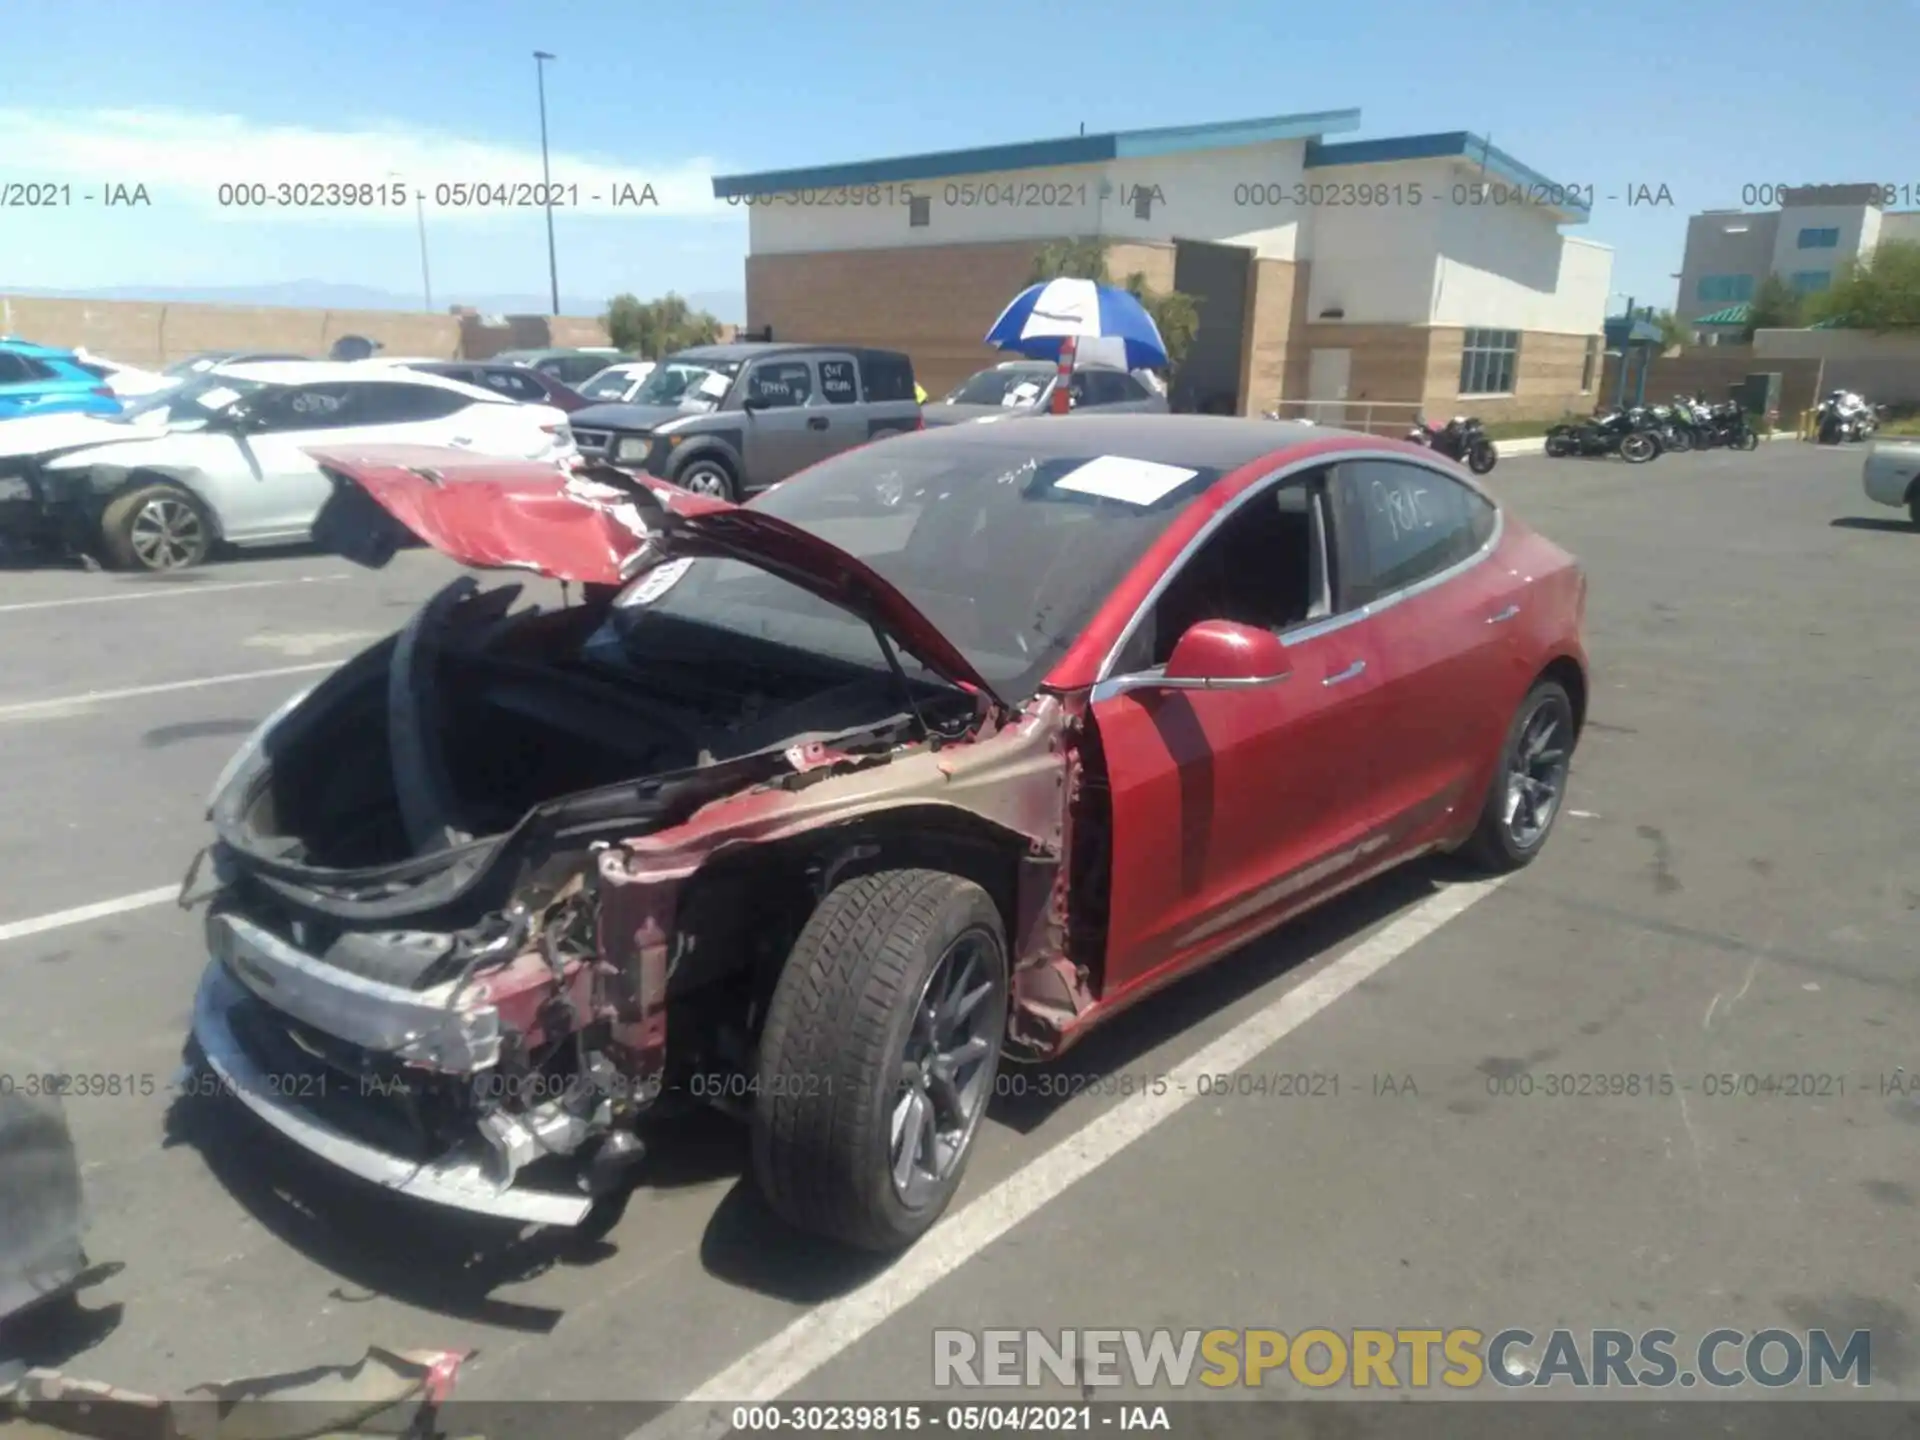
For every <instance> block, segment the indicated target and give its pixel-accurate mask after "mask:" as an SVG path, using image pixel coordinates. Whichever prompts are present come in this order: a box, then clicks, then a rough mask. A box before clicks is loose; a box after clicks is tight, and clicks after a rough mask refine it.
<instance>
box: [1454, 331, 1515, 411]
mask: <svg viewBox="0 0 1920 1440" xmlns="http://www.w3.org/2000/svg"><path fill="white" fill-rule="evenodd" d="M1519 360H1520V332H1519V331H1518V330H1469V331H1467V335H1466V340H1465V343H1464V344H1463V345H1462V347H1461V350H1460V393H1461V394H1462V395H1511V394H1512V393H1513V374H1514V371H1515V370H1516V369H1517V368H1518V365H1519Z"/></svg>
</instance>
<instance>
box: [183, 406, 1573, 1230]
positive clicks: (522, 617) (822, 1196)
mask: <svg viewBox="0 0 1920 1440" xmlns="http://www.w3.org/2000/svg"><path fill="white" fill-rule="evenodd" d="M315 453H316V455H317V456H318V457H319V458H320V460H321V462H322V464H323V466H324V467H325V468H326V469H327V470H328V471H329V473H330V474H331V475H332V476H333V477H334V479H335V484H336V494H335V497H334V501H333V503H332V504H331V505H330V506H329V507H328V511H327V513H326V514H324V515H323V516H322V518H321V523H320V525H319V527H318V532H319V534H320V536H321V538H322V540H323V543H326V544H327V545H329V546H330V548H333V549H336V550H339V551H340V552H341V553H343V554H346V555H348V556H349V557H351V558H353V559H356V560H359V561H361V562H363V563H367V564H374V565H378V564H383V563H385V561H386V560H387V558H388V557H390V556H391V554H392V552H393V548H394V547H395V545H396V544H398V543H402V542H403V541H404V540H405V539H406V538H407V536H408V534H410V535H411V536H413V537H417V538H418V539H419V540H422V541H425V542H426V543H428V544H430V545H432V546H435V547H436V548H438V549H439V550H441V551H443V552H445V553H446V554H447V555H449V556H451V557H453V558H454V559H456V560H459V561H461V562H463V563H464V564H466V565H467V566H469V567H474V568H502V567H508V568H521V569H525V570H528V571H532V572H536V573H538V574H540V575H544V576H548V577H552V578H555V579H560V580H564V581H566V582H569V586H568V594H569V603H567V604H565V605H563V606H562V607H560V608H558V609H545V610H542V609H539V608H535V607H527V608H521V609H515V608H514V607H515V604H516V597H517V594H518V591H519V587H518V586H514V585H511V584H508V585H503V586H500V587H499V588H494V589H487V588H483V587H482V586H481V585H480V584H479V583H478V582H477V581H476V580H475V579H473V578H472V577H463V578H461V579H459V580H456V581H455V582H453V583H452V584H450V585H448V586H447V587H446V588H445V589H444V590H442V591H441V592H440V593H439V594H438V595H437V596H435V597H434V598H433V599H432V600H431V601H429V602H428V603H427V604H426V605H425V606H424V607H423V608H422V609H421V610H420V611H419V612H418V614H416V615H415V616H414V618H413V619H412V621H411V622H410V623H409V624H408V625H407V626H406V627H405V628H404V629H403V630H401V631H400V632H399V633H398V634H396V635H394V636H393V637H391V638H390V639H388V640H386V641H384V642H382V643H380V644H378V645H376V646H374V647H373V648H371V649H369V650H367V651H366V652H365V653H363V654H362V655H360V656H359V657H358V658H356V659H354V660H352V661H350V662H348V663H347V664H346V665H344V666H342V667H341V668H340V669H339V670H338V671H337V672H335V673H334V674H332V675H331V676H329V677H328V678H327V679H326V680H325V681H324V682H323V683H321V684H320V685H319V686H318V687H316V688H315V689H314V690H313V691H311V692H310V693H309V694H307V695H305V696H304V697H301V698H300V699H299V700H297V701H296V702H294V703H292V704H290V705H289V706H288V707H287V708H285V709H284V710H282V711H281V712H280V713H279V714H278V715H276V716H275V717H273V718H272V719H270V720H269V721H268V722H267V723H266V724H265V725H263V726H262V728H261V730H260V731H259V732H258V733H257V734H255V735H254V736H253V737H252V738H251V739H249V740H248V741H247V743H246V744H245V745H244V746H243V748H242V749H241V751H240V753H239V754H238V755H237V756H235V758H234V760H233V761H232V762H231V764H230V765H229V767H228V771H227V773H226V774H225V775H224V776H223V777H222V779H221V781H220V783H219V785H218V786H217V787H216V793H215V795H214V797H213V800H212V802H211V806H210V818H211V820H212V824H213V828H214V830H215V834H216V838H215V841H214V843H213V844H212V845H211V847H210V848H209V850H208V851H207V852H206V853H205V854H204V855H203V856H202V860H201V861H199V862H196V867H195V870H194V871H193V872H190V873H189V876H188V881H187V885H186V889H185V890H184V892H183V901H184V902H185V903H193V902H195V901H197V900H199V899H201V898H208V899H210V901H211V904H210V906H209V913H208V920H207V926H208V935H209V940H210V946H211V950H212V955H213V959H212V963H211V964H210V965H209V967H208V969H207V971H206V975H205V978H204V981H203V983H202V988H201V990H200V993H199V997H198V1001H197V1005H196V1011H195V1018H194V1036H195V1041H196V1044H197V1045H198V1047H199V1048H200V1050H201V1051H203V1052H204V1056H205V1059H206V1061H207V1062H208V1063H209V1064H210V1065H211V1066H212V1068H213V1069H214V1070H215V1071H217V1072H218V1074H219V1076H220V1077H222V1079H223V1080H224V1082H225V1084H226V1086H227V1088H229V1089H230V1090H231V1091H232V1093H233V1094H234V1095H236V1096H237V1097H238V1098H239V1099H240V1100H242V1101H243V1102H244V1103H245V1104H246V1105H247V1106H248V1107H250V1108H251V1109H252V1110H253V1111H255V1112H256V1113H257V1114H258V1115H260V1116H261V1117H262V1118H264V1119H265V1120H266V1121H267V1122H268V1123H269V1124H271V1125H272V1126H274V1127H275V1128H277V1129H279V1130H280V1131H282V1132H284V1133H285V1134H286V1135H287V1136H289V1137H290V1138H291V1139H293V1140H294V1141H295V1142H297V1143H298V1144H300V1145H302V1146H304V1147H306V1148H307V1149H308V1150H310V1151H313V1152H315V1153H317V1154H319V1155H321V1156H324V1157H325V1158H326V1159H328V1160H329V1161H331V1162H332V1163H333V1164H335V1165H336V1166H338V1167H340V1168H342V1169H344V1170H347V1171H350V1172H352V1173H353V1174H356V1175H358V1176H361V1177H363V1178H365V1179H367V1180H370V1181H373V1182H375V1183H377V1184H380V1185H384V1186H388V1187H391V1188H392V1189H394V1190H397V1191H402V1192H405V1193H407V1194H410V1195H414V1196H418V1197H421V1198H424V1199H426V1200H430V1201H435V1202H439V1203H441V1204H445V1205H450V1206H456V1207H459V1208H462V1209H465V1210H469V1211H479V1212H485V1213H490V1214H494V1215H500V1216H508V1217H514V1218H517V1219H520V1220H525V1221H534V1222H540V1223H545V1224H551V1225H561V1226H577V1225H581V1224H583V1223H586V1224H591V1223H593V1222H592V1220H591V1218H590V1217H591V1215H592V1213H593V1212H594V1211H595V1208H596V1206H597V1205H604V1204H605V1203H609V1197H617V1196H622V1195H624V1194H625V1193H627V1192H628V1191H630V1189H631V1187H632V1186H633V1184H634V1183H635V1182H636V1179H637V1178H638V1173H637V1172H636V1165H637V1164H638V1162H639V1161H640V1159H641V1157H642V1156H643V1155H644V1154H645V1149H646V1142H647V1138H648V1127H649V1122H650V1119H651V1118H652V1117H654V1116H656V1115H658V1114H660V1113H662V1112H664V1111H665V1110H668V1109H670V1108H671V1107H673V1106H674V1105H676V1104H682V1103H687V1102H697V1103H701V1104H707V1103H713V1104H719V1105H721V1106H723V1107H725V1108H729V1109H732V1110H734V1111H736V1112H738V1113H740V1114H743V1115H744V1116H745V1117H746V1118H747V1119H748V1120H749V1121H750V1124H751V1129H752V1156H753V1167H754V1170H755V1173H756V1176H757V1178H758V1181H759V1183H760V1185H761V1187H762V1188H763V1189H764V1191H765V1193H766V1195H767V1197H768V1199H769V1201H770V1202H771V1204H772V1206H773V1207H774V1209H775V1210H777V1211H778V1212H779V1213H781V1214H782V1215H784V1216H785V1217H787V1218H788V1219H790V1220H791V1221H792V1222H794V1223H795V1224H797V1225H798V1226H800V1227H801V1228H803V1229H805V1230H808V1231H812V1232H814V1233H817V1234H820V1235H824V1236H828V1237H832V1238H834V1239H837V1240H839V1241H843V1242H846V1243H849V1244H852V1245H855V1246H861V1247H867V1248H872V1249H891V1248H897V1247H900V1246H902V1245H905V1244H907V1243H910V1242H911V1241H912V1240H913V1239H914V1238H915V1237H917V1236H918V1235H920V1234H921V1233H922V1232H924V1231H925V1230H926V1229H927V1227H928V1226H930V1225H931V1224H933V1223H934V1221H935V1220H936V1219H937V1218H938V1217H939V1215H940V1213H941V1212H942V1210H943V1209H944V1208H945V1207H946V1205H947V1204H948V1202H949V1200H950V1198H951V1197H952V1195H953V1193H954V1191H955V1189H956V1187H957V1185H958V1184H959V1181H960V1177H961V1174H962V1171H963V1169H964V1167H965V1165H966V1160H967V1156H968V1153H969V1150H970V1148H971V1147H972V1144H973V1140H974V1136H975V1133H976V1131H977V1129H978V1127H979V1124H980V1122H981V1117H982V1115H983V1114H984V1113H985V1110H986V1108H987V1102H988V1100H989V1099H990V1097H991V1096H992V1094H993V1092H994V1086H995V1077H996V1073H997V1070H998V1067H999V1065H1000V1062H1001V1059H1002V1056H1003V1055H1006V1056H1010V1057H1013V1058H1016V1059H1027V1060H1046V1059H1050V1058H1052V1057H1056V1056H1058V1055H1060V1054H1061V1053H1062V1052H1063V1051H1065V1050H1066V1049H1067V1048H1068V1047H1069V1046H1070V1045H1071V1044H1073V1042H1074V1041H1075V1040H1076V1039H1078V1038H1079V1037H1080V1036H1081V1035H1083V1034H1084V1033H1085V1032H1086V1031H1087V1030H1088V1028H1089V1027H1090V1026H1092V1025H1094V1024H1096V1023H1097V1022H1099V1021H1100V1020H1103V1019H1105V1018H1106V1017H1108V1016H1110V1015H1113V1014H1115V1013H1116V1012H1118V1011H1120V1010H1121V1009H1123V1008H1125V1007H1126V1006H1128V1005H1130V1004H1132V1003H1134V1002H1136V1001H1138V1000H1140V999H1142V998H1143V997H1145V996H1147V995H1150V994H1151V993H1153V992H1154V991H1155V990H1157V989H1158V988H1160V987H1161V986H1163V985H1165V984H1166V983H1167V982H1169V981H1171V980H1173V979H1175V978H1177V977H1179V976H1180V975H1182V974H1185V973H1187V972H1189V971H1191V970H1193V969H1194V968H1196V967H1197V966H1200V965H1202V964H1205V963H1207V962H1209V961H1211V960H1214V959H1216V958H1218V957H1220V956H1223V955H1225V954H1227V953H1228V952H1230V951H1231V950H1233V949H1234V948H1235V947H1236V946H1238V945H1240V944H1242V943H1243V942H1244V941H1246V940H1247V939H1249V938H1250V937H1252V936H1255V935H1258V934H1260V933H1261V932H1263V931H1266V930H1268V929H1270V928H1272V927H1273V926H1275V925H1278V924H1279V923H1281V922H1282V921H1284V920H1286V919H1287V918H1288V917H1289V916H1291V915H1294V914H1296V913H1298V912H1299V911H1301V910H1302V909H1304V908H1306V907H1308V906H1310V905H1313V904H1315V903H1316V902H1319V901H1322V900H1325V899H1326V898H1327V897H1329V896H1331V895H1333V894H1335V893H1337V892H1339V891H1342V890H1345V889H1347V888H1349V887H1351V886H1353V885H1355V884H1358V883H1359V882H1361V881H1363V880H1365V879H1367V878H1368V877H1369V876H1372V875H1375V874H1378V873H1379V872H1380V871H1382V870H1384V869H1386V868H1387V867H1389V866H1392V865H1395V864H1398V863H1399V862H1402V861H1404V860H1407V859H1408V858H1410V857H1412V856H1416V855H1420V854H1423V853H1426V852H1430V851H1435V850H1456V849H1462V848H1464V849H1466V850H1468V851H1470V852H1471V853H1472V854H1473V855H1475V856H1476V857H1478V858H1479V860H1480V861H1482V862H1483V863H1485V864H1486V865H1488V866H1491V867H1495V868H1510V867H1513V866H1518V865H1523V864H1525V863H1527V862H1528V861H1530V860H1531V859H1532V858H1533V857H1534V856H1535V855H1537V854H1538V853H1539V852H1540V849H1541V846H1542V845H1543V844H1544V843H1545V840H1546V838H1547V835H1548V833H1549V831H1550V830H1551V829H1552V827H1553V823H1554V820H1555V818H1556V817H1557V815H1558V813H1559V810H1560V807H1561V804H1562V800H1563V797H1564V795H1565V788H1566V783H1567V774H1568V764H1569V760H1570V757H1571V755H1572V752H1573V748H1574V744H1575V740H1576V738H1577V736H1578V734H1579V731H1580V727H1581V723H1582V719H1583V716H1584V713H1585V709H1586V697H1587V680H1586V660H1585V654H1584V651H1583V648H1582V643H1581V638H1580V627H1581V620H1582V615H1583V611H1584V607H1585V598H1586V582H1585V579H1584V578H1583V575H1582V572H1581V570H1580V568H1579V567H1578V565H1577V563H1576V562H1575V561H1574V560H1573V559H1572V558H1571V557H1570V556H1568V555H1567V554H1566V553H1564V552H1563V551H1561V550H1559V549H1558V548H1556V547H1555V546H1553V545H1552V544H1550V543H1549V542H1548V541H1546V540H1545V539H1543V538H1541V537H1540V536H1538V535H1536V534H1535V533H1534V532H1532V531H1531V530H1529V529H1527V528H1526V527H1525V526H1524V525H1523V524H1521V523H1520V522H1519V521H1518V520H1517V519H1515V518H1514V517H1513V516H1512V515H1511V514H1508V513H1506V512H1505V511H1504V510H1503V509H1502V508H1501V507H1500V506H1499V505H1498V504H1497V503H1496V502H1495V501H1493V500H1491V499H1490V498H1489V497H1488V496H1487V495H1486V494H1485V493H1484V492H1483V491H1482V490H1481V489H1480V488H1479V487H1478V486H1477V485H1476V483H1475V482H1474V481H1473V480H1472V479H1471V477H1469V476H1468V475H1467V474H1466V472H1464V471H1463V470H1461V469H1460V468H1459V467H1458V466H1456V465H1454V464H1452V463H1451V462H1449V461H1446V460H1444V459H1442V458H1439V457H1437V456H1435V455H1433V454H1432V453H1430V452H1426V451H1423V450H1420V449H1418V448H1416V447H1413V446H1408V445H1404V444H1401V443H1399V442H1394V441H1382V440H1378V439H1371V438H1368V437H1365V436H1360V435H1352V434H1342V433H1340V432H1336V431H1329V430H1326V429H1321V428H1313V427H1306V426H1294V425H1286V424H1274V423H1271V422H1267V421H1239V420H1229V419H1218V418H1200V417H1164V416H1153V417H1133V416H1116V417H1094V416H1087V417H1078V418H1076V419H1073V420H1070V421H1065V422H1062V421H1060V420H1058V419H1038V420H1013V421H1008V422H1006V423H1004V424H1000V425H994V426H971V425H963V426H955V427H951V428H948V429H945V430H938V431H929V432H925V433H922V434H918V435H913V436H907V437H902V438H899V439H896V440H890V441H889V442H888V443H887V444H885V445H880V446H870V447H866V448H863V449H859V450H855V451H852V452H849V453H847V454H844V455H841V456H839V457H836V458H834V459H831V460H828V461H826V462H824V463H822V464H820V465H818V466H816V467H814V468H812V469H810V470H808V471H806V472H804V473H803V474H802V475H800V476H799V477H797V478H795V479H792V480H790V481H788V482H786V483H785V484H782V485H780V486H778V487H776V488H775V489H773V490H771V491H769V492H767V493H766V494H764V495H763V496H761V497H759V498H758V499H757V500H756V501H754V502H753V503H752V504H751V505H747V506H733V505H729V504H726V503H724V502H720V501H715V500H708V499H703V498H701V497H697V496H693V495H689V494H687V493H685V492H680V491H675V490H673V489H672V487H668V486H664V485H661V484H659V483H658V482H649V481H647V480H645V479H644V477H632V476H628V475H625V474H623V473H621V472H619V471H615V470H610V469H594V470H587V471H575V472H571V473H569V472H567V471H564V470H562V469H558V468H554V467H551V466H544V465H539V464H533V463H525V464H522V463H502V462H498V461H486V460H479V459H476V458H475V457H472V456H463V455H460V454H458V453H455V452H449V451H438V450H424V451H420V450H412V451H409V450H383V451H371V450H368V451H353V450H345V449H343V450H334V451H316V452H315ZM203 862H204V863H203Z"/></svg>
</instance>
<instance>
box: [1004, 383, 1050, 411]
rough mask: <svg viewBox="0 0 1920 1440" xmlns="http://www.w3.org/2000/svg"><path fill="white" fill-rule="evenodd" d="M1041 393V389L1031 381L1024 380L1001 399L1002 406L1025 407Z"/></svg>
mask: <svg viewBox="0 0 1920 1440" xmlns="http://www.w3.org/2000/svg"><path fill="white" fill-rule="evenodd" d="M1039 393H1040V387H1039V386H1038V385H1036V384H1034V383H1033V381H1031V380H1022V381H1021V382H1020V383H1019V384H1018V385H1016V386H1014V387H1013V389H1011V390H1009V391H1008V392H1007V393H1006V394H1005V395H1003V396H1001V397H1000V403H1001V404H1002V405H1008V406H1012V405H1024V404H1026V403H1027V402H1028V401H1029V400H1031V399H1033V397H1034V396H1036V395H1038V394H1039Z"/></svg>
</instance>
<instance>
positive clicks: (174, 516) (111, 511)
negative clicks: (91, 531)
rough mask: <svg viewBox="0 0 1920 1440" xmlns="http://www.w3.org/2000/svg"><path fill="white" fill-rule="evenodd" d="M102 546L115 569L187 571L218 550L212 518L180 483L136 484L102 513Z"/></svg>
mask: <svg viewBox="0 0 1920 1440" xmlns="http://www.w3.org/2000/svg"><path fill="white" fill-rule="evenodd" d="M100 548H101V551H102V554H103V557H104V558H105V560H106V562H107V564H109V565H110V566H112V567H113V568H114V569H116V570H145V571H149V572H151V571H161V570H188V569H191V568H193V567H194V566H196V565H200V564H204V563H205V562H206V559H207V557H208V556H209V555H211V554H212V553H213V518H212V517H211V516H210V515H208V514H207V510H206V507H205V506H204V505H202V504H201V503H200V502H199V500H198V499H196V498H195V497H194V496H193V495H192V494H191V493H190V492H189V491H187V490H184V489H182V488H181V487H180V486H178V485H173V484H169V483H168V482H166V481H163V480H160V481H153V482H151V483H149V484H145V485H136V486H135V487H134V488H133V489H131V490H128V491H126V492H125V493H124V494H121V495H116V496H115V497H114V498H113V499H112V500H110V501H108V502H107V507H106V509H105V510H104V511H102V512H101V515H100Z"/></svg>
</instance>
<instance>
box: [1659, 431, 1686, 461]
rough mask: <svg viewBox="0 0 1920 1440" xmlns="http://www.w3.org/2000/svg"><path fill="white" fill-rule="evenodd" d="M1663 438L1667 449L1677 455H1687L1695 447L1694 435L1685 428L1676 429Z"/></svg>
mask: <svg viewBox="0 0 1920 1440" xmlns="http://www.w3.org/2000/svg"><path fill="white" fill-rule="evenodd" d="M1663 438H1664V443H1665V444H1666V447H1667V449H1669V450H1671V451H1673V453H1674V454H1676V455H1685V454H1687V453H1688V452H1689V451H1690V450H1692V449H1693V436H1691V435H1689V434H1688V433H1687V432H1686V431H1685V430H1676V431H1674V432H1673V433H1672V434H1671V435H1668V436H1665V437H1663Z"/></svg>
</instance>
